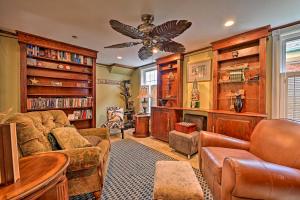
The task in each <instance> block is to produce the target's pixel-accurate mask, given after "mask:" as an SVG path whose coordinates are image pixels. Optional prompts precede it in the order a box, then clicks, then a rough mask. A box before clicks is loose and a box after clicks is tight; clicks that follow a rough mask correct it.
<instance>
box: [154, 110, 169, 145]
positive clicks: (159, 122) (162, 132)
mask: <svg viewBox="0 0 300 200" xmlns="http://www.w3.org/2000/svg"><path fill="white" fill-rule="evenodd" d="M169 130H170V122H169V112H168V110H163V109H161V110H159V109H152V113H151V133H152V136H153V137H155V138H157V139H160V140H163V141H166V142H167V141H169Z"/></svg>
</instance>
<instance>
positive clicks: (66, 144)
mask: <svg viewBox="0 0 300 200" xmlns="http://www.w3.org/2000/svg"><path fill="white" fill-rule="evenodd" d="M51 133H52V134H53V135H54V137H55V139H56V140H57V142H58V144H59V146H60V147H61V148H62V149H74V148H83V147H91V146H92V144H91V143H89V141H88V140H87V139H85V138H84V137H83V136H81V135H80V134H79V133H78V131H77V129H76V128H73V127H61V128H55V129H53V130H52V131H51Z"/></svg>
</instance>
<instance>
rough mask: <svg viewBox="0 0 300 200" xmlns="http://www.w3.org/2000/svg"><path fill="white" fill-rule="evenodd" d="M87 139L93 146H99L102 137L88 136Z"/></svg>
mask: <svg viewBox="0 0 300 200" xmlns="http://www.w3.org/2000/svg"><path fill="white" fill-rule="evenodd" d="M84 138H85V139H87V140H88V141H89V142H90V143H91V144H92V145H93V146H97V144H99V143H100V142H101V141H102V140H101V137H99V136H95V135H87V136H84Z"/></svg>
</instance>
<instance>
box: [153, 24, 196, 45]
mask: <svg viewBox="0 0 300 200" xmlns="http://www.w3.org/2000/svg"><path fill="white" fill-rule="evenodd" d="M191 25H192V22H189V21H187V20H172V21H168V22H165V23H163V24H161V25H159V26H156V27H154V28H153V30H152V31H151V33H150V35H151V36H152V37H158V38H161V40H163V41H166V40H170V39H173V38H175V37H177V36H178V35H180V34H181V33H183V32H184V31H185V30H186V29H188V28H189V27H190V26H191Z"/></svg>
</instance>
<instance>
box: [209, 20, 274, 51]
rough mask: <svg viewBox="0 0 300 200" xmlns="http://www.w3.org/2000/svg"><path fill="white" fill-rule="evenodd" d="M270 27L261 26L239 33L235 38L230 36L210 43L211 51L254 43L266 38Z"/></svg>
mask: <svg viewBox="0 0 300 200" xmlns="http://www.w3.org/2000/svg"><path fill="white" fill-rule="evenodd" d="M270 28H271V26H270V25H267V26H263V27H260V28H257V29H254V30H251V31H248V32H245V33H241V34H238V35H235V36H231V37H228V38H225V39H222V40H218V41H215V42H212V43H211V44H212V46H213V50H216V49H225V48H228V47H233V46H236V45H239V44H242V43H248V42H252V41H255V40H257V39H259V38H262V37H267V36H269V34H270V32H269V31H270Z"/></svg>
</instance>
